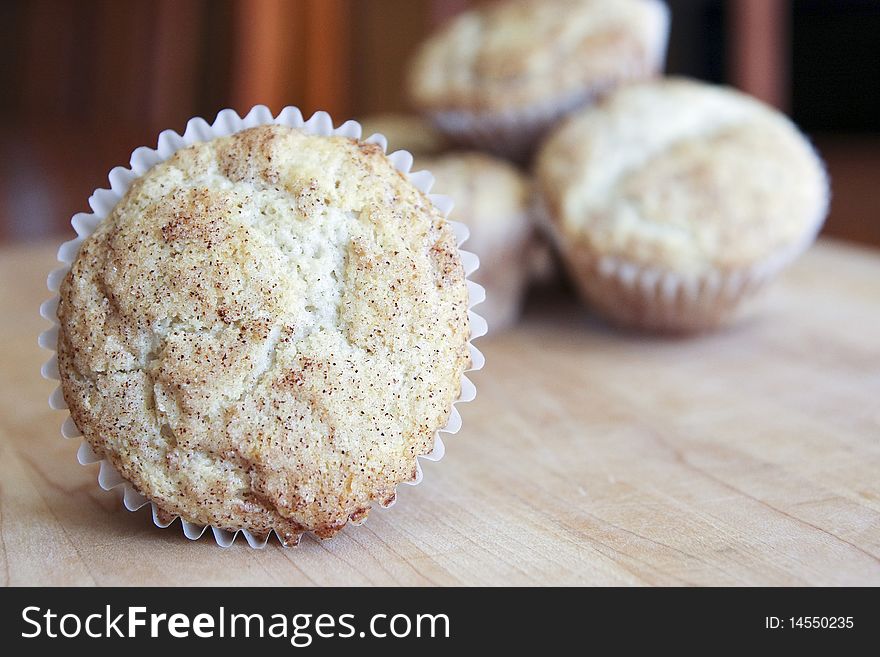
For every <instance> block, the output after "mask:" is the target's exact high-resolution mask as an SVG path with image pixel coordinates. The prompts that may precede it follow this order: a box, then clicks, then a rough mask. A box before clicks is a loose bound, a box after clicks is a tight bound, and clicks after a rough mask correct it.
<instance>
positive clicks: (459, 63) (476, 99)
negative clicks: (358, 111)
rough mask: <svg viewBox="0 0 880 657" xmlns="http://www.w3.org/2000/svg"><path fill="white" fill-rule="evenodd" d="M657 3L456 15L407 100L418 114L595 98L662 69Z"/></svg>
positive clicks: (433, 44)
mask: <svg viewBox="0 0 880 657" xmlns="http://www.w3.org/2000/svg"><path fill="white" fill-rule="evenodd" d="M668 29H669V11H668V9H667V7H666V5H665V4H664V3H663V2H661V1H660V0H504V1H503V2H495V3H492V4H488V5H485V6H482V7H478V8H475V9H472V10H470V11H466V12H463V13H462V14H460V15H458V16H456V17H455V18H454V19H453V20H452V21H450V22H449V23H448V24H447V25H445V26H443V27H442V28H441V29H440V30H439V31H437V32H436V33H435V34H434V35H432V36H431V37H430V38H429V39H428V40H427V41H426V42H425V43H424V44H422V46H421V48H420V49H419V51H418V52H417V53H416V57H415V59H414V61H413V63H412V66H411V69H410V72H409V73H410V74H409V92H410V96H411V98H412V100H413V102H414V103H415V104H416V106H417V107H419V108H421V109H425V110H461V109H463V110H468V111H497V110H504V109H506V108H522V107H528V106H530V105H534V104H539V103H542V102H544V101H553V100H558V99H561V98H566V97H567V96H569V95H571V94H575V93H585V92H599V91H602V90H603V89H604V88H606V87H608V86H610V85H613V84H616V83H618V82H620V81H622V80H627V79H632V78H639V77H644V76H646V75H651V74H653V73H655V72H657V70H659V69H660V68H661V66H662V63H663V59H664V57H665V52H666V39H667V32H668Z"/></svg>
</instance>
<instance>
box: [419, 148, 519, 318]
mask: <svg viewBox="0 0 880 657" xmlns="http://www.w3.org/2000/svg"><path fill="white" fill-rule="evenodd" d="M416 168H426V169H428V170H429V171H430V172H431V173H432V174H433V175H434V177H435V178H436V183H435V184H434V190H433V191H435V192H437V193H438V194H446V195H448V196H450V197H452V199H453V201H454V202H455V207H454V208H453V210H452V213H451V214H450V216H449V218H450V219H452V220H453V221H460V222H462V223H463V224H465V225H467V227H468V228H469V229H470V231H471V236H470V238H468V240H467V242H465V244H464V248H465V249H466V250H468V251H473V252H474V253H476V254H477V255H478V256H479V258H480V268H479V269H478V270H477V271H476V272H475V273H474V276H473V279H474V280H475V281H476V282H477V283H479V284H480V285H482V286H483V287H485V288H486V301H485V302H483V303H481V304H480V308H479V314H480V315H482V316H483V317H484V318H485V319H486V321H487V322H488V323H489V330H490V331H492V332H495V331H499V330H503V329H505V328H507V327H509V326H510V325H511V324H513V323H515V322H516V320H517V318H518V317H519V312H520V306H521V303H522V298H523V294H524V292H525V289H526V285H527V284H528V280H529V272H530V270H531V269H532V262H533V258H532V255H533V250H534V248H535V246H536V245H535V242H534V240H535V237H536V236H535V235H534V232H533V230H532V224H531V220H530V218H529V216H528V208H529V191H530V188H529V183H528V180H527V179H526V177H525V176H524V175H523V174H522V173H520V172H519V170H518V169H516V168H515V167H513V166H512V165H510V164H508V163H507V162H505V161H504V160H499V159H497V158H494V157H491V156H489V155H486V154H483V153H449V154H447V155H443V156H441V157H437V158H419V159H418V160H417V161H416Z"/></svg>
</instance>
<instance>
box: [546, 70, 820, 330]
mask: <svg viewBox="0 0 880 657" xmlns="http://www.w3.org/2000/svg"><path fill="white" fill-rule="evenodd" d="M536 176H537V181H536V186H537V190H538V194H537V195H538V198H539V203H538V206H539V208H538V211H537V214H538V215H539V216H542V217H543V218H544V219H545V220H546V224H547V226H548V227H549V229H550V232H551V234H552V235H553V236H554V238H555V241H556V242H557V244H558V246H559V248H560V251H561V253H562V256H563V260H564V261H565V263H566V265H567V267H568V269H569V271H570V273H571V274H572V277H573V278H574V282H575V284H576V285H577V286H578V287H579V288H580V290H581V291H582V293H583V295H584V296H585V297H586V299H587V300H588V301H589V302H590V303H592V304H593V305H594V306H595V308H596V309H597V310H598V311H599V312H601V313H602V314H604V315H605V316H606V317H608V318H609V319H611V320H614V321H615V322H618V323H620V324H624V325H627V326H635V327H641V328H647V329H659V330H667V331H692V330H700V329H705V328H709V327H713V326H716V325H718V324H719V323H722V322H723V321H725V320H727V319H728V318H729V317H730V316H731V315H732V314H733V313H734V311H735V310H736V309H737V307H738V306H739V304H740V302H741V301H742V300H743V299H745V298H747V297H748V296H749V295H751V294H752V293H753V292H754V291H755V290H757V289H758V288H759V287H760V286H761V285H762V284H763V283H765V282H766V281H767V280H769V279H770V278H771V277H772V276H773V275H774V274H776V273H777V272H778V271H779V270H781V269H782V268H783V267H784V266H785V265H787V264H788V263H789V262H791V261H792V260H793V259H794V258H795V256H797V255H798V254H799V253H800V252H801V251H803V250H804V249H805V248H806V247H807V246H808V245H809V244H810V243H811V242H812V240H813V238H814V237H815V235H816V233H817V231H818V230H819V228H820V226H821V224H822V221H823V220H824V218H825V215H826V212H827V207H828V197H829V189H828V182H827V178H826V176H825V172H824V169H823V166H822V163H821V161H820V160H819V158H818V156H817V155H816V153H815V152H814V150H813V149H812V147H811V146H810V144H809V143H808V141H807V140H806V139H805V138H804V136H803V135H802V134H801V133H800V132H799V131H798V129H797V128H796V127H795V126H794V125H793V124H792V123H791V121H789V119H788V118H787V117H785V116H783V115H782V114H780V113H779V112H777V111H776V110H774V109H772V108H770V107H768V106H766V105H764V104H762V103H760V102H758V101H757V100H755V99H753V98H751V97H749V96H746V95H744V94H742V93H739V92H736V91H733V90H731V89H726V88H722V87H715V86H712V85H708V84H704V83H699V82H693V81H687V80H682V79H668V80H665V81H655V82H642V83H638V84H634V85H631V86H629V87H626V88H622V89H620V90H618V91H617V92H615V93H614V94H612V95H611V96H610V97H608V98H607V99H606V100H605V101H603V102H602V103H601V104H600V105H599V106H597V107H594V108H590V109H588V110H585V111H584V112H582V113H580V114H579V115H577V116H575V117H573V118H571V119H569V120H568V121H567V122H566V123H565V124H564V125H562V126H561V127H560V128H558V129H557V130H556V131H554V133H553V134H552V135H551V136H550V137H549V139H548V140H547V142H546V143H545V144H544V145H543V147H542V148H541V151H540V153H539V154H538V156H537V162H536Z"/></svg>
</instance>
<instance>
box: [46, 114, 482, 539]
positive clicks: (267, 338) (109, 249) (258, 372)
mask: <svg viewBox="0 0 880 657" xmlns="http://www.w3.org/2000/svg"><path fill="white" fill-rule="evenodd" d="M467 296H468V293H467V286H466V281H465V276H464V271H463V269H462V266H461V263H460V260H459V255H458V250H457V248H456V244H455V238H454V236H453V233H452V230H451V227H450V226H449V224H448V223H447V222H446V221H445V219H444V218H443V217H442V215H441V214H440V213H439V212H438V211H437V210H436V209H435V208H434V207H433V205H432V204H431V201H430V200H429V199H428V198H427V196H426V195H425V194H423V193H421V192H420V191H418V190H417V189H416V188H415V187H414V186H413V185H412V184H411V183H410V182H409V181H408V180H407V179H406V177H405V176H403V175H402V174H400V173H399V172H397V171H396V170H395V169H394V168H393V167H392V165H391V164H390V163H389V161H388V160H387V158H386V157H385V155H384V153H383V152H382V150H381V149H380V148H379V147H378V146H375V145H371V144H366V143H363V142H359V141H356V140H352V139H347V138H342V137H322V136H311V135H306V134H305V133H302V132H300V131H298V130H296V129H293V128H287V127H282V126H262V127H258V128H251V129H248V130H244V131H242V132H239V133H237V134H234V135H232V136H230V137H224V138H219V139H214V140H212V141H209V142H204V143H200V144H195V145H193V146H190V147H188V148H185V149H182V150H180V151H178V152H177V153H176V154H175V155H173V156H172V157H171V158H170V159H168V160H167V161H165V162H163V163H160V164H158V165H156V166H155V167H154V168H152V169H151V170H150V171H148V172H147V173H146V174H144V175H143V176H142V177H141V178H140V179H138V180H137V181H135V183H134V184H133V185H132V187H131V188H130V189H129V191H128V192H127V193H126V195H125V196H124V197H123V199H122V200H121V201H120V202H119V203H118V205H117V206H116V207H115V208H114V209H113V211H112V213H111V214H110V215H109V216H108V217H107V219H106V220H104V221H103V222H102V223H101V225H100V226H99V227H98V228H97V230H96V231H95V232H94V233H93V234H92V235H91V236H90V237H89V238H88V239H87V240H86V241H85V242H84V243H83V244H82V247H81V249H80V252H79V254H78V256H77V257H76V259H75V261H74V263H73V265H72V268H71V270H70V273H69V274H68V275H67V277H66V278H65V280H64V282H63V284H62V286H61V290H60V303H59V308H58V318H59V324H60V330H59V338H58V364H59V370H60V373H61V382H62V390H63V393H64V399H65V401H66V402H67V404H68V406H69V409H70V413H71V416H72V417H73V420H74V421H75V423H76V425H77V427H78V428H79V429H80V431H81V432H82V433H83V435H84V437H85V439H86V440H87V441H88V442H89V444H90V446H91V447H92V449H93V450H94V451H95V453H96V454H98V455H99V456H101V457H103V458H107V459H109V460H110V461H111V462H112V463H113V465H114V466H115V467H116V468H117V470H118V471H119V472H120V474H121V475H122V476H123V477H124V478H125V479H127V480H128V481H130V482H131V483H132V484H133V486H134V487H135V488H136V489H137V490H138V492H140V493H141V494H143V495H144V496H146V497H147V498H148V499H150V500H151V501H152V502H154V503H155V504H156V506H157V507H158V508H159V509H160V510H161V511H162V512H163V513H164V514H165V515H168V516H173V515H180V516H181V517H182V518H184V519H185V520H188V521H190V522H194V523H198V524H203V525H213V526H215V527H219V528H222V529H229V530H237V529H247V530H249V531H250V532H252V533H253V534H255V535H257V536H265V535H266V534H268V533H269V532H270V531H272V530H275V531H276V532H277V534H278V535H279V537H280V538H281V540H282V541H283V542H285V543H286V544H295V543H296V542H298V540H299V537H300V536H301V534H302V533H304V532H306V531H312V532H314V533H315V534H316V535H318V536H320V537H322V538H326V537H329V536H332V535H334V534H335V533H336V532H338V531H339V530H340V529H341V528H342V527H343V526H344V525H345V524H346V522H347V521H348V520H349V519H351V520H353V521H358V520H362V519H363V518H364V517H365V516H366V515H367V513H368V512H369V509H370V507H371V505H372V504H373V503H374V502H380V503H390V501H392V500H393V499H394V495H395V488H396V486H397V485H398V484H399V483H401V482H404V481H409V480H412V479H413V478H414V477H415V473H416V457H417V456H419V455H423V454H427V453H429V452H430V451H431V450H432V449H433V445H434V436H435V433H436V431H437V430H438V429H440V428H442V427H443V426H444V425H445V424H446V422H447V419H448V416H449V412H450V409H451V405H452V402H453V401H454V400H455V399H456V398H457V397H458V394H459V386H460V380H461V376H462V374H463V372H464V370H465V368H466V367H467V366H468V364H469V362H470V356H469V350H468V345H467V340H468V336H469V323H468V317H467V305H468V303H467V302H468V299H467Z"/></svg>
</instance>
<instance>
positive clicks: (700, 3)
mask: <svg viewBox="0 0 880 657" xmlns="http://www.w3.org/2000/svg"><path fill="white" fill-rule="evenodd" d="M480 2H481V0H76V1H75V0H31V1H27V0H4V2H2V3H0V88H2V89H3V93H2V94H0V163H2V164H0V242H3V241H6V242H8V241H14V240H35V239H40V238H44V237H50V236H51V237H53V238H54V237H55V236H57V235H63V234H67V233H68V232H69V225H68V222H69V218H70V216H71V215H72V214H74V213H75V212H78V211H82V210H85V209H87V204H86V201H87V199H88V196H89V195H90V194H91V192H92V190H93V189H94V188H96V187H100V186H104V185H105V184H106V175H107V172H108V171H109V170H110V169H111V168H112V167H113V166H115V165H117V164H122V163H125V162H127V160H128V156H129V154H130V153H131V151H132V150H133V149H134V148H135V147H136V146H139V145H143V144H148V145H152V144H155V140H156V136H157V134H158V132H159V131H160V130H162V129H165V128H173V129H176V130H178V131H180V130H182V129H183V127H184V125H185V122H186V120H187V119H188V118H189V117H191V116H194V115H203V116H206V117H213V116H214V115H215V114H216V113H217V111H218V110H220V109H222V108H224V107H233V108H235V109H237V110H239V111H246V110H247V109H248V108H249V107H250V106H252V105H253V104H255V103H265V104H267V105H269V106H270V107H271V108H272V109H273V110H276V111H277V110H279V109H280V108H281V107H283V106H284V105H287V104H295V105H298V106H299V107H300V108H302V109H303V111H304V112H308V113H310V112H312V111H315V110H318V109H325V110H328V111H329V112H331V114H332V115H333V116H334V117H335V118H336V119H337V121H341V120H343V119H345V118H349V117H353V118H361V117H364V116H366V115H369V114H372V113H376V112H388V111H405V110H406V109H407V105H406V100H405V97H404V94H403V89H402V76H403V71H404V68H405V65H406V62H407V59H408V57H409V56H410V54H411V53H412V51H413V49H414V48H415V47H416V46H417V44H418V43H419V41H421V39H423V38H424V37H425V35H426V34H427V33H429V32H430V30H432V29H433V28H434V27H436V26H437V25H439V24H441V23H442V22H443V21H444V20H447V19H448V18H449V17H450V16H452V15H454V14H455V13H456V12H458V11H461V10H463V9H465V8H467V7H468V6H471V5H474V4H479V3H480ZM668 4H669V5H670V7H671V9H672V16H673V22H672V25H673V27H672V34H671V37H670V48H669V56H668V67H667V68H668V71H669V72H670V73H673V74H683V75H690V76H694V77H698V78H701V79H705V80H709V81H713V82H723V83H728V84H733V85H735V86H738V87H740V88H742V89H744V90H746V91H748V92H749V93H752V94H754V95H756V96H758V97H760V98H762V99H763V100H765V101H767V102H770V103H771V104H774V105H776V106H778V107H779V108H780V109H782V110H784V111H786V112H788V113H790V114H791V115H792V116H793V118H794V120H795V121H796V122H797V123H798V124H799V125H800V126H801V127H802V128H803V129H804V130H805V131H806V132H807V133H808V134H809V135H810V137H811V138H812V139H813V140H814V143H815V144H816V146H817V148H818V149H819V151H820V152H821V154H822V155H823V157H824V158H825V160H826V162H827V164H828V168H829V171H830V174H831V178H832V183H833V190H834V200H833V203H832V212H831V216H830V218H829V221H828V223H827V226H826V229H825V232H826V233H827V234H831V235H835V236H838V237H843V238H846V239H849V240H856V241H861V242H864V243H868V244H873V245H878V246H880V200H878V199H880V196H878V194H877V193H876V189H875V188H876V187H877V186H878V184H880V38H878V35H880V0H834V1H829V0H726V1H725V0H670V1H669V2H668Z"/></svg>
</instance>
